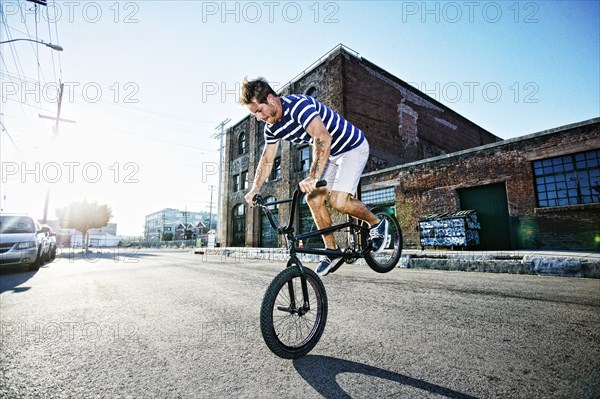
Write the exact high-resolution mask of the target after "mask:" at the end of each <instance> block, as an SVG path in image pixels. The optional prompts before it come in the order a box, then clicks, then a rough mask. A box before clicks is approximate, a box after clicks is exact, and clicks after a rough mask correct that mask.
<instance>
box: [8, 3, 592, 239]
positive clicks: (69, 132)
mask: <svg viewBox="0 0 600 399" xmlns="http://www.w3.org/2000/svg"><path fill="white" fill-rule="evenodd" d="M1 3H2V10H3V12H4V14H3V18H2V21H1V22H2V26H1V27H0V41H4V40H8V39H12V38H23V37H28V36H30V37H36V29H37V37H38V38H39V39H41V40H44V41H46V42H53V43H59V44H60V45H62V46H63V47H64V52H62V53H60V54H59V53H57V52H53V51H51V50H50V49H47V48H46V47H43V46H40V47H36V46H35V45H32V44H31V43H26V42H18V43H14V44H13V45H8V44H2V45H0V51H1V52H2V53H1V54H2V60H1V61H0V71H1V73H0V77H1V79H2V85H3V86H2V90H3V92H2V95H3V97H2V102H1V106H2V110H1V112H2V123H3V125H4V126H5V128H6V130H7V132H8V134H10V137H11V138H12V139H13V140H14V141H15V142H16V144H17V148H18V150H17V149H16V148H15V146H14V145H13V144H12V142H11V141H10V139H9V138H8V134H7V133H6V132H3V133H2V136H1V141H0V144H1V146H2V148H1V153H0V155H1V157H2V162H3V163H5V166H6V165H9V167H10V168H13V167H17V168H18V170H17V171H16V172H15V171H14V169H9V170H8V171H9V172H10V176H8V177H7V176H6V174H5V176H4V177H5V180H6V182H3V183H2V184H1V185H0V188H1V189H2V200H1V202H0V204H1V205H2V207H3V208H5V210H8V211H28V212H30V213H31V214H33V215H34V216H37V217H41V216H42V210H43V196H44V192H45V188H46V187H47V186H49V187H51V193H52V195H51V203H50V209H51V211H50V215H49V216H50V217H51V218H53V217H54V208H56V207H58V206H63V205H66V204H68V203H69V202H70V201H72V200H79V199H83V198H87V199H88V200H97V201H99V202H101V203H108V204H109V205H110V206H111V207H112V208H113V211H114V218H113V221H114V222H117V223H118V226H119V227H118V232H119V233H120V234H140V233H141V231H142V227H143V222H144V215H146V214H149V213H151V212H154V211H156V210H159V209H162V208H165V207H171V208H179V209H182V210H184V209H185V208H187V210H190V211H200V210H208V205H209V204H208V203H209V201H210V192H209V187H208V185H215V186H216V185H217V184H218V181H217V178H216V174H214V173H212V171H213V168H212V164H213V163H216V162H218V141H217V140H215V139H213V138H211V135H212V134H213V133H214V131H215V127H216V126H217V125H218V123H219V122H220V121H222V120H224V119H226V118H231V119H232V121H233V122H237V121H238V120H240V119H241V118H243V117H244V116H245V115H246V111H245V110H244V109H243V108H242V107H240V106H239V105H238V104H237V103H236V101H237V95H236V94H235V92H236V89H237V84H238V82H239V81H240V79H241V78H242V77H244V76H246V75H248V76H257V75H262V76H265V77H266V78H268V79H269V80H271V81H272V82H275V83H279V84H284V83H286V82H288V81H289V80H290V79H292V78H293V77H295V76H296V75H298V74H299V73H300V72H302V71H303V70H304V69H305V68H306V67H308V66H309V65H310V64H312V63H313V62H314V61H315V60H317V59H318V58H319V57H321V56H322V55H324V54H325V53H326V52H327V51H329V50H330V49H332V48H333V47H335V46H336V45H337V44H338V43H343V44H344V45H346V46H348V47H350V48H351V49H353V50H355V51H356V52H358V53H359V54H360V55H361V56H362V57H364V58H366V59H368V60H369V61H371V62H373V63H375V64H377V65H379V66H380V67H382V68H384V69H386V70H387V71H388V72H390V73H392V74H394V75H395V76H397V77H399V78H400V79H402V80H404V81H406V82H410V83H411V84H413V85H415V86H417V87H418V88H420V89H421V90H423V91H425V92H426V93H427V94H429V95H430V96H432V97H434V98H435V99H437V100H439V101H441V102H442V103H444V104H446V105H447V106H449V107H450V108H452V109H454V110H455V111H457V112H459V113H460V114H462V115H464V116H465V117H467V118H469V119H470V120H472V121H473V122H475V123H477V124H478V125H480V126H482V127H483V128H485V129H487V130H489V131H491V132H492V133H494V134H496V135H498V136H500V137H502V138H511V137H517V136H520V135H525V134H529V133H533V132H537V131H541V130H545V129H549V128H554V127H558V126H561V125H566V124H569V123H573V122H578V121H581V120H585V119H589V118H593V117H598V116H599V115H600V94H599V91H600V89H599V88H600V43H599V37H600V28H599V21H600V9H599V3H598V2H597V1H568V2H565V1H539V2H538V1H519V2H517V1H506V2H503V1H498V2H486V1H484V2H422V1H415V2H412V1H403V2H401V1H396V2H394V1H387V2H377V1H369V2H362V1H333V2H313V1H308V2H289V1H275V2H260V1H259V2H228V3H223V2H221V1H218V2H201V1H185V2H176V1H168V2H167V1H144V2H141V1H140V2H119V3H116V2H113V1H111V2H86V1H83V2H75V3H73V2H71V3H68V2H67V4H65V3H64V2H54V1H53V0H49V1H48V3H49V8H48V9H47V11H44V10H42V11H41V14H39V22H37V23H36V20H35V11H34V10H33V9H32V5H31V3H25V2H22V1H21V2H19V1H5V0H3V1H2V2H1ZM69 4H70V5H69ZM38 12H39V11H38ZM46 13H47V14H46ZM38 52H39V57H38V56H37V53H38ZM17 57H18V59H17ZM38 65H39V66H38ZM59 79H60V80H61V81H62V82H65V83H66V84H67V88H68V91H67V92H65V95H66V97H65V99H66V100H65V101H64V102H63V109H62V115H63V117H64V118H69V119H73V120H76V121H77V123H76V124H67V123H63V124H62V125H61V128H60V136H59V138H58V141H57V143H56V144H57V145H58V147H59V148H60V151H59V150H52V149H51V146H52V143H51V142H50V135H51V132H52V122H50V121H48V120H42V119H40V118H39V117H38V114H47V115H53V114H55V113H56V108H57V107H56V101H55V95H54V96H53V94H55V91H56V90H55V87H56V82H57V81H58V80H59ZM23 81H26V82H27V83H26V84H25V83H23ZM36 82H39V86H37V87H39V89H36V86H35V84H36ZM28 90H29V91H28ZM35 93H37V97H39V98H36V94H35ZM8 163H10V164H8ZM55 164H58V167H57V166H56V165H55ZM69 165H73V166H72V169H69ZM36 168H37V169H36ZM24 169H27V170H29V171H30V172H29V174H27V173H25V175H23V173H22V172H23V170H24ZM6 171H7V170H6V168H5V172H6ZM57 171H58V172H59V173H61V175H60V178H58V177H57ZM98 172H100V173H101V176H98ZM117 172H118V173H117ZM203 172H204V173H203ZM69 173H70V174H71V175H72V176H69ZM36 178H37V180H39V181H36ZM55 180H57V181H56V182H54V181H55ZM215 194H216V192H215ZM4 195H6V198H5V199H4ZM213 201H216V198H213ZM214 205H215V204H213V206H214ZM213 210H214V211H216V207H214V209H213Z"/></svg>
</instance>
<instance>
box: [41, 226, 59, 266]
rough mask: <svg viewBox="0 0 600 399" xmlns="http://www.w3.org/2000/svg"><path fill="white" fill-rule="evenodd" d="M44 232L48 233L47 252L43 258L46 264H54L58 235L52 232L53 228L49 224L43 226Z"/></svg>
mask: <svg viewBox="0 0 600 399" xmlns="http://www.w3.org/2000/svg"><path fill="white" fill-rule="evenodd" d="M42 230H43V231H44V233H46V244H47V245H46V246H45V247H47V250H46V251H45V252H44V253H43V255H42V258H43V259H44V261H46V262H52V261H53V260H54V259H56V248H57V247H58V244H57V243H56V233H55V232H54V231H53V230H52V227H50V226H48V225H47V224H43V225H42Z"/></svg>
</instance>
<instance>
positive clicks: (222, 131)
mask: <svg viewBox="0 0 600 399" xmlns="http://www.w3.org/2000/svg"><path fill="white" fill-rule="evenodd" d="M229 122H231V119H229V118H227V119H225V120H224V121H222V122H221V123H219V124H218V125H217V127H216V128H215V130H217V129H219V130H220V132H218V133H215V134H213V135H212V138H214V139H220V140H221V144H220V145H219V188H218V193H217V198H218V200H217V220H218V218H219V216H220V215H221V187H222V186H223V137H225V125H226V124H228V123H229ZM211 198H212V192H211ZM211 203H212V199H211ZM210 211H211V219H212V208H211V210H210ZM209 229H210V228H209ZM215 230H216V232H217V234H216V236H217V237H218V236H219V234H218V233H219V232H220V225H219V223H218V222H217V225H216V228H215Z"/></svg>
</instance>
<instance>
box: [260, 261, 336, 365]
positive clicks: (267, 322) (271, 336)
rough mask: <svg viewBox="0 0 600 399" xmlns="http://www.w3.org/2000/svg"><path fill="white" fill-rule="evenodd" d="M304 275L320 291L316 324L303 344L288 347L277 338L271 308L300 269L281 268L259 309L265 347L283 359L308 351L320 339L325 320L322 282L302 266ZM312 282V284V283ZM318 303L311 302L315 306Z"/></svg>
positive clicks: (324, 295) (296, 276) (325, 299)
mask: <svg viewBox="0 0 600 399" xmlns="http://www.w3.org/2000/svg"><path fill="white" fill-rule="evenodd" d="M303 270H304V273H305V275H306V279H307V284H308V285H309V287H310V286H312V287H313V289H315V291H316V290H319V291H320V298H321V300H320V302H321V314H320V318H319V322H318V325H317V327H316V330H315V331H314V333H313V335H312V337H311V338H310V339H309V340H308V341H307V342H306V343H304V344H303V345H301V346H298V347H289V346H287V345H285V344H284V343H283V342H281V341H280V340H279V338H278V337H277V333H276V331H275V328H274V326H273V308H274V305H275V300H276V299H277V296H278V294H279V292H280V290H281V289H286V286H287V283H288V281H290V280H291V279H294V278H300V269H299V268H298V267H297V266H291V267H288V268H286V269H284V270H282V271H281V272H280V273H279V274H278V275H277V276H275V278H274V279H273V281H272V282H271V284H269V287H268V288H267V290H266V291H265V295H264V297H263V302H262V306H261V309H260V329H261V332H262V336H263V339H264V341H265V343H266V344H267V347H268V348H269V349H270V350H271V351H272V352H273V353H274V354H275V355H277V356H279V357H281V358H284V359H298V358H300V357H302V356H304V355H306V354H307V353H308V352H310V351H311V350H312V349H313V348H314V347H315V345H317V343H318V342H319V340H320V339H321V335H323V331H324V330H325V324H326V322H327V293H326V292H325V286H324V285H323V282H322V281H321V279H320V278H319V276H317V274H316V273H315V272H314V271H312V270H310V269H307V268H303ZM312 283H314V285H313V284H312ZM317 305H318V304H311V306H317Z"/></svg>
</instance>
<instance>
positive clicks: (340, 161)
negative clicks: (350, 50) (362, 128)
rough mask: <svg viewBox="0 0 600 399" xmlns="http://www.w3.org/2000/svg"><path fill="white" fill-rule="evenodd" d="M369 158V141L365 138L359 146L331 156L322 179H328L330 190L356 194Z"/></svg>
mask: <svg viewBox="0 0 600 399" xmlns="http://www.w3.org/2000/svg"><path fill="white" fill-rule="evenodd" d="M368 160H369V143H368V142H367V139H366V138H365V139H364V140H363V142H362V143H361V144H360V145H359V146H358V147H356V148H354V149H352V150H350V151H348V152H344V153H343V154H340V155H336V156H333V157H329V161H328V162H327V165H325V170H324V171H323V175H322V176H321V180H327V188H328V189H329V191H341V192H344V193H350V194H352V195H355V194H356V189H357V188H358V183H359V182H360V176H361V175H362V173H363V169H364V168H365V165H366V164H367V161H368Z"/></svg>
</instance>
